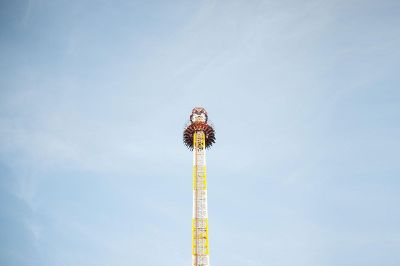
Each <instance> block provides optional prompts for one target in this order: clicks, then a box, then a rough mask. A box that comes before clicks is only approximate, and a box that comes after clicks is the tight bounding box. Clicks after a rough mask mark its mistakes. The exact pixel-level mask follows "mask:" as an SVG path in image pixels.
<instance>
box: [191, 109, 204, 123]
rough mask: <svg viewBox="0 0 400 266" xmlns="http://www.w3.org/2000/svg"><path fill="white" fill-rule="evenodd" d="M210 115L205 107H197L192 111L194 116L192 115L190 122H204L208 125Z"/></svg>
mask: <svg viewBox="0 0 400 266" xmlns="http://www.w3.org/2000/svg"><path fill="white" fill-rule="evenodd" d="M207 120H208V115H207V111H206V109H204V108H203V107H195V108H193V110H192V114H191V115H190V121H191V122H192V123H195V122H204V123H207Z"/></svg>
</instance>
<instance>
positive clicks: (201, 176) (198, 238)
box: [183, 107, 215, 266]
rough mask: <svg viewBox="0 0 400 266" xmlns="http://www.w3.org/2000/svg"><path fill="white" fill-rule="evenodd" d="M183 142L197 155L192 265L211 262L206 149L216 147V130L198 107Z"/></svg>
mask: <svg viewBox="0 0 400 266" xmlns="http://www.w3.org/2000/svg"><path fill="white" fill-rule="evenodd" d="M183 142H184V143H185V145H186V146H187V147H188V148H189V149H190V150H192V151H193V216H192V265H193V266H206V265H209V264H210V261H209V246H208V210H207V178H206V149H207V148H210V147H211V145H212V144H213V143H215V131H214V128H213V127H212V126H211V125H209V124H208V115H207V112H206V110H205V109H204V108H202V107H196V108H194V109H193V110H192V114H191V115H190V122H189V124H188V125H187V126H186V127H185V130H184V131H183Z"/></svg>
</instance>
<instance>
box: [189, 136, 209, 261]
mask: <svg viewBox="0 0 400 266" xmlns="http://www.w3.org/2000/svg"><path fill="white" fill-rule="evenodd" d="M193 147H194V148H193V220H192V254H193V255H192V256H193V257H192V258H193V260H192V261H193V265H194V266H200V265H209V257H208V211H207V179H206V177H207V175H206V150H205V134H204V132H203V131H197V132H195V133H194V137H193Z"/></svg>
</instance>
